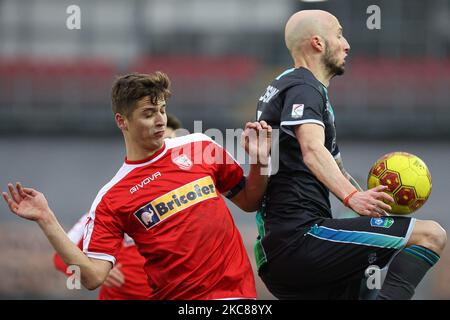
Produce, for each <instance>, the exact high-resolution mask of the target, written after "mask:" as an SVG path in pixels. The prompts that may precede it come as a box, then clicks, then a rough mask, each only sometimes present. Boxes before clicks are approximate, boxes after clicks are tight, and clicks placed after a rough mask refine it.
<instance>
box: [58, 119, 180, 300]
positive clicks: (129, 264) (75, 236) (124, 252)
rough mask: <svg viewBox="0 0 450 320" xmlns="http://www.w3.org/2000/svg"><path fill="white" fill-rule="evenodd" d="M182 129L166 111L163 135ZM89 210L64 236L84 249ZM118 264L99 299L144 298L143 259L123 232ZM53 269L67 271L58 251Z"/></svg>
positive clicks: (145, 280) (145, 289)
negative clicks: (84, 233)
mask: <svg viewBox="0 0 450 320" xmlns="http://www.w3.org/2000/svg"><path fill="white" fill-rule="evenodd" d="M180 128H181V122H180V121H179V120H178V119H177V118H176V117H175V116H174V115H171V114H167V125H166V129H165V131H164V132H165V134H164V137H165V138H175V137H176V134H175V133H176V130H177V129H180ZM88 215H89V214H88V213H87V214H85V215H83V216H82V217H81V218H80V220H78V222H77V223H76V224H75V225H74V226H73V227H72V229H70V230H69V232H68V233H67V236H68V237H69V238H70V240H72V242H73V243H76V244H77V245H78V247H79V248H80V249H83V230H84V226H85V224H86V221H87V218H88ZM116 258H117V264H116V266H114V268H112V269H111V271H110V272H109V274H108V277H107V278H106V280H105V282H104V283H103V285H102V286H101V287H100V292H99V295H98V299H99V300H144V299H147V298H148V295H149V294H150V288H149V286H148V283H147V276H146V274H145V272H144V263H145V259H144V257H142V256H141V255H140V254H139V252H138V250H137V248H136V244H135V243H134V240H133V239H131V238H130V237H129V236H128V235H127V234H125V236H124V239H123V242H122V246H121V248H120V250H119V252H118V254H117V257H116ZM53 263H54V265H55V268H57V269H58V270H60V271H61V272H63V273H66V274H68V275H71V274H72V273H68V272H67V265H66V264H65V263H64V261H63V260H62V259H61V257H60V256H59V254H58V253H55V254H54V256H53Z"/></svg>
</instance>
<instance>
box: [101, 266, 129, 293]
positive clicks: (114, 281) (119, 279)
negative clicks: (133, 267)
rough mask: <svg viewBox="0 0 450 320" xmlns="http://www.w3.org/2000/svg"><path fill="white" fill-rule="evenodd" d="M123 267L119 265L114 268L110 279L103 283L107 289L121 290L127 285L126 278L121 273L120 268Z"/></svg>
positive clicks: (109, 276) (110, 273)
mask: <svg viewBox="0 0 450 320" xmlns="http://www.w3.org/2000/svg"><path fill="white" fill-rule="evenodd" d="M121 267H122V265H121V264H120V263H119V264H117V265H116V266H114V268H112V269H111V271H110V272H109V274H108V277H106V280H105V282H103V285H105V286H107V287H113V288H120V287H121V286H123V284H124V283H125V277H124V275H123V273H122V271H120V268H121Z"/></svg>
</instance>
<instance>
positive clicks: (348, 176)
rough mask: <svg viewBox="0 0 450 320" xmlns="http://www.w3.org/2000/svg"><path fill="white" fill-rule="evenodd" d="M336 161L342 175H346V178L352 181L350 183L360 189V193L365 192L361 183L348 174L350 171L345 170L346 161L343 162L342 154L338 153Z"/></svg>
mask: <svg viewBox="0 0 450 320" xmlns="http://www.w3.org/2000/svg"><path fill="white" fill-rule="evenodd" d="M334 160H335V161H336V164H337V165H338V167H339V170H341V172H342V174H343V175H344V177H346V178H347V180H348V181H350V183H351V184H352V185H353V186H354V187H355V188H356V189H358V191H364V190H363V188H361V186H360V185H359V183H358V182H357V181H356V180H355V178H353V177H352V176H351V175H350V173H348V171H347V170H346V169H345V167H344V161H343V160H342V156H341V153H338V154H337V155H336V156H335V157H334Z"/></svg>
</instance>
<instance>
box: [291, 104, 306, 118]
mask: <svg viewBox="0 0 450 320" xmlns="http://www.w3.org/2000/svg"><path fill="white" fill-rule="evenodd" d="M304 108H305V105H304V104H293V105H292V113H291V117H292V118H294V119H299V118H301V117H303V109H304Z"/></svg>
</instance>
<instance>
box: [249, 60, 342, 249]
mask: <svg viewBox="0 0 450 320" xmlns="http://www.w3.org/2000/svg"><path fill="white" fill-rule="evenodd" d="M257 118H258V120H264V121H266V122H267V123H268V124H270V125H271V126H272V128H274V129H280V136H279V167H278V171H277V172H276V173H274V174H273V175H271V177H270V180H269V185H268V188H267V192H266V197H265V203H264V206H265V207H264V210H263V211H264V214H263V215H262V216H260V218H259V220H260V223H262V224H263V226H264V227H263V228H262V225H261V226H260V232H262V233H263V234H261V233H260V235H261V236H263V239H262V243H263V245H264V249H265V251H266V253H267V254H269V255H270V254H271V253H275V252H276V251H277V250H278V249H281V248H282V247H284V246H285V245H288V243H289V242H290V241H291V240H292V237H295V236H297V233H298V232H297V230H298V229H299V228H302V227H303V226H305V225H308V224H310V223H311V222H313V221H314V220H315V219H317V218H320V217H322V218H323V217H331V205H330V200H329V190H328V188H327V187H325V185H324V184H323V183H321V182H320V181H319V180H318V179H317V178H316V177H315V176H314V174H313V173H312V172H311V171H310V170H309V168H308V167H307V166H306V165H305V163H304V162H303V157H302V152H301V149H300V145H299V143H298V141H297V138H296V137H295V132H294V130H295V127H296V126H298V125H301V124H305V123H314V124H317V125H320V126H322V127H323V128H324V130H325V147H326V148H327V149H328V150H329V151H330V153H331V154H332V155H333V156H336V155H337V154H338V153H339V149H338V146H337V143H336V129H335V123H334V112H333V108H332V106H331V104H330V102H329V101H328V94H327V89H326V88H325V87H324V86H323V85H322V83H320V82H319V81H318V80H317V79H316V78H315V77H314V75H313V74H312V73H311V72H310V71H309V70H308V69H305V68H298V69H289V70H287V71H285V72H283V73H282V74H281V75H280V76H278V77H277V78H276V79H275V80H274V81H273V82H272V83H271V84H270V85H269V86H268V87H267V89H266V92H265V93H264V94H263V95H262V96H261V98H260V99H259V102H258V106H257ZM273 157H274V156H273Z"/></svg>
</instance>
